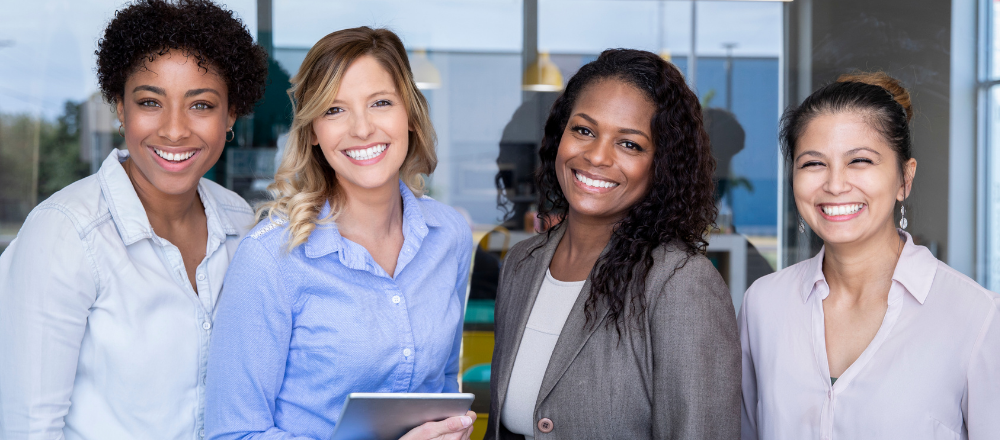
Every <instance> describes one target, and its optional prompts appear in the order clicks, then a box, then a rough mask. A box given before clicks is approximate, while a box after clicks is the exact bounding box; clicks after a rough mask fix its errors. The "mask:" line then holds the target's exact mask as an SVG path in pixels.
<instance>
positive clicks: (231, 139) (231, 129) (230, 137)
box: [226, 127, 236, 142]
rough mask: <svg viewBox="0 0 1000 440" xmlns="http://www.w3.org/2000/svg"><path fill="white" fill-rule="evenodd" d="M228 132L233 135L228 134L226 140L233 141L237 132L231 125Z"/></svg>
mask: <svg viewBox="0 0 1000 440" xmlns="http://www.w3.org/2000/svg"><path fill="white" fill-rule="evenodd" d="M227 133H231V134H232V136H226V142H232V141H233V139H236V132H235V131H233V127H229V130H228V131H227Z"/></svg>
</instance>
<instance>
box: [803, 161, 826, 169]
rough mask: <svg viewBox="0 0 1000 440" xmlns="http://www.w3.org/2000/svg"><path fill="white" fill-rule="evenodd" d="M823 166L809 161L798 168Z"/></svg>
mask: <svg viewBox="0 0 1000 440" xmlns="http://www.w3.org/2000/svg"><path fill="white" fill-rule="evenodd" d="M819 166H823V162H820V161H816V160H811V161H809V162H806V163H804V164H802V165H800V166H799V169H803V168H809V167H819Z"/></svg>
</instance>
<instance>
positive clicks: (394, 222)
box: [337, 179, 403, 238]
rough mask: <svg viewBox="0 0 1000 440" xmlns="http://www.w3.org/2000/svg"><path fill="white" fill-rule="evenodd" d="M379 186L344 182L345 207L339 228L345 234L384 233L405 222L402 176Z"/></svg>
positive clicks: (367, 234)
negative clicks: (352, 184)
mask: <svg viewBox="0 0 1000 440" xmlns="http://www.w3.org/2000/svg"><path fill="white" fill-rule="evenodd" d="M391 183H392V184H391V185H383V186H381V187H378V188H359V187H356V186H348V185H343V184H342V185H341V188H342V190H343V194H344V201H345V203H344V209H343V211H341V213H340V216H338V217H337V229H339V230H340V233H341V235H344V236H364V237H376V238H377V237H385V236H386V235H388V234H391V233H392V232H393V231H395V230H401V229H402V225H403V197H402V194H400V191H399V179H394V180H392V181H391Z"/></svg>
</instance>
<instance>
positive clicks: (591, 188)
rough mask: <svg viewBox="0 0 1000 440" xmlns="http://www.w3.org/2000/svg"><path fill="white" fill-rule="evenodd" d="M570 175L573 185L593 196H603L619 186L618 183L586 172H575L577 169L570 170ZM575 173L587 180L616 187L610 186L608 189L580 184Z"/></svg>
mask: <svg viewBox="0 0 1000 440" xmlns="http://www.w3.org/2000/svg"><path fill="white" fill-rule="evenodd" d="M570 173H571V178H572V179H573V183H575V184H576V186H577V187H578V188H580V189H582V190H584V191H586V192H589V193H593V194H604V193H607V192H611V191H612V190H614V189H615V188H618V187H619V186H620V185H621V183H620V182H615V181H614V180H611V179H608V178H606V177H603V176H598V175H594V174H590V173H588V172H585V171H581V170H577V169H573V168H571V169H570ZM577 173H579V174H580V175H582V176H583V177H586V178H588V179H594V180H603V181H605V182H612V183H617V184H618V185H615V186H612V187H610V188H598V187H596V186H589V185H587V184H586V183H583V182H581V181H580V179H577V178H576V174H577Z"/></svg>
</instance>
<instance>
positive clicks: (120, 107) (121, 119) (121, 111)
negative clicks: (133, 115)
mask: <svg viewBox="0 0 1000 440" xmlns="http://www.w3.org/2000/svg"><path fill="white" fill-rule="evenodd" d="M116 101H118V103H117V104H115V114H116V116H118V123H120V124H122V125H125V103H124V102H122V98H118V99H117V100H116Z"/></svg>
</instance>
